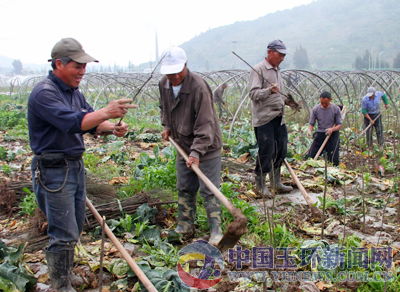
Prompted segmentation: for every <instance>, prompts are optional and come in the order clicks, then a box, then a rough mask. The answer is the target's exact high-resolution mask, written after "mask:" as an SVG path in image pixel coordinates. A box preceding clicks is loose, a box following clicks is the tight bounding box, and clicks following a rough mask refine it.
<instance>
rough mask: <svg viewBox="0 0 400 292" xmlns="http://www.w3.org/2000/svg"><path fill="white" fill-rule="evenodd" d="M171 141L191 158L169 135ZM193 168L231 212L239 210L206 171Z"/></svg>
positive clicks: (185, 156)
mask: <svg viewBox="0 0 400 292" xmlns="http://www.w3.org/2000/svg"><path fill="white" fill-rule="evenodd" d="M169 141H170V142H171V144H172V145H174V147H175V148H176V150H178V152H179V154H180V155H182V157H183V158H184V159H185V161H187V160H188V159H189V157H188V155H187V154H186V153H185V151H184V150H183V149H182V148H181V146H179V145H178V144H177V143H176V142H175V141H174V140H173V139H172V138H171V137H169ZM192 170H193V171H194V172H195V173H196V174H197V175H198V177H199V178H200V179H201V180H202V181H203V182H204V183H205V185H206V186H207V187H208V188H209V189H210V191H211V192H213V194H214V195H215V197H216V198H217V199H218V200H219V201H220V202H221V203H222V204H223V205H224V206H225V207H226V208H227V209H228V210H229V212H230V213H231V214H233V213H235V212H237V210H238V209H236V208H235V207H234V206H233V205H232V203H231V202H230V201H229V200H228V199H227V198H226V197H225V196H224V195H223V194H222V193H221V191H220V190H219V189H218V188H217V187H216V186H215V185H214V184H213V183H212V182H211V181H210V180H209V178H208V177H206V176H205V175H204V173H203V172H202V171H201V170H200V168H199V167H198V166H197V165H195V164H192Z"/></svg>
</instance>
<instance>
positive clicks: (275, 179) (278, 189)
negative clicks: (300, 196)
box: [269, 167, 293, 193]
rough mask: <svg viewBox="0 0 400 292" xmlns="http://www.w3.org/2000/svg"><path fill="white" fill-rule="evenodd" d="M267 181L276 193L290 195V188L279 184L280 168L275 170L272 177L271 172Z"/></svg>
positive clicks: (291, 189)
mask: <svg viewBox="0 0 400 292" xmlns="http://www.w3.org/2000/svg"><path fill="white" fill-rule="evenodd" d="M269 179H270V182H271V188H272V189H275V191H276V192H277V193H290V192H291V191H293V188H292V187H291V186H285V185H284V184H282V183H281V168H280V167H278V168H275V169H274V172H273V175H272V171H271V172H270V173H269Z"/></svg>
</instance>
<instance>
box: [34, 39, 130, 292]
mask: <svg viewBox="0 0 400 292" xmlns="http://www.w3.org/2000/svg"><path fill="white" fill-rule="evenodd" d="M49 61H51V66H52V68H53V71H50V72H49V75H48V76H47V78H45V79H44V80H42V81H40V82H39V83H38V84H37V85H36V86H35V88H34V89H33V90H32V92H31V95H30V96H29V101H28V127H29V138H30V145H31V148H32V151H33V153H34V154H35V155H34V158H33V159H32V166H31V167H32V177H33V188H34V192H35V194H36V199H37V201H38V205H39V207H40V209H41V210H42V211H43V212H44V214H45V215H46V218H47V221H48V230H47V232H48V235H49V238H50V240H49V245H48V247H47V249H46V259H47V264H48V267H49V274H50V280H51V286H52V288H54V289H55V290H56V291H63V292H66V291H75V289H73V288H72V286H71V281H70V272H71V268H72V265H73V260H74V246H75V244H76V243H77V241H78V240H79V236H80V233H81V232H82V228H83V222H84V216H85V200H86V190H85V174H84V171H85V170H84V165H83V161H82V154H83V152H84V151H85V146H84V143H83V137H82V135H83V134H85V133H87V132H89V133H93V134H100V135H101V134H107V133H111V132H112V133H113V134H114V135H116V136H119V137H122V136H124V135H125V134H126V132H127V130H128V127H127V124H125V123H121V124H115V123H112V122H110V121H108V119H113V118H121V117H123V116H124V115H125V114H126V113H127V110H128V109H129V108H133V107H135V106H134V105H132V104H129V103H130V102H131V101H132V100H130V99H120V100H114V101H111V102H110V103H109V104H108V105H107V106H106V107H104V108H102V109H99V110H97V111H94V110H93V108H92V107H91V106H90V105H89V104H88V103H87V102H86V100H85V98H84V96H83V95H82V93H81V92H80V91H79V89H78V86H79V84H80V82H81V80H82V78H83V76H84V74H85V71H86V64H87V63H89V62H98V61H97V60H96V59H94V58H93V57H91V56H89V55H88V54H86V53H85V51H84V50H83V48H82V45H81V44H80V43H79V42H78V41H76V40H75V39H72V38H65V39H62V40H60V41H59V42H58V43H56V45H55V46H54V47H53V50H52V52H51V59H50V60H49Z"/></svg>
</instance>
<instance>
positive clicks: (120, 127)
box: [112, 122, 128, 137]
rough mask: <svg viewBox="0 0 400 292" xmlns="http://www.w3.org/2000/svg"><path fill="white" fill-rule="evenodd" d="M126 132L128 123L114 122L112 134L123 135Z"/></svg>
mask: <svg viewBox="0 0 400 292" xmlns="http://www.w3.org/2000/svg"><path fill="white" fill-rule="evenodd" d="M126 132H128V124H126V123H124V122H121V123H120V124H116V125H115V127H114V130H113V132H112V133H113V135H115V136H117V137H123V136H125V134H126Z"/></svg>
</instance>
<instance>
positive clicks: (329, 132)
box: [325, 128, 333, 136]
mask: <svg viewBox="0 0 400 292" xmlns="http://www.w3.org/2000/svg"><path fill="white" fill-rule="evenodd" d="M332 133H333V128H328V129H326V130H325V135H327V136H329V135H332Z"/></svg>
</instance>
